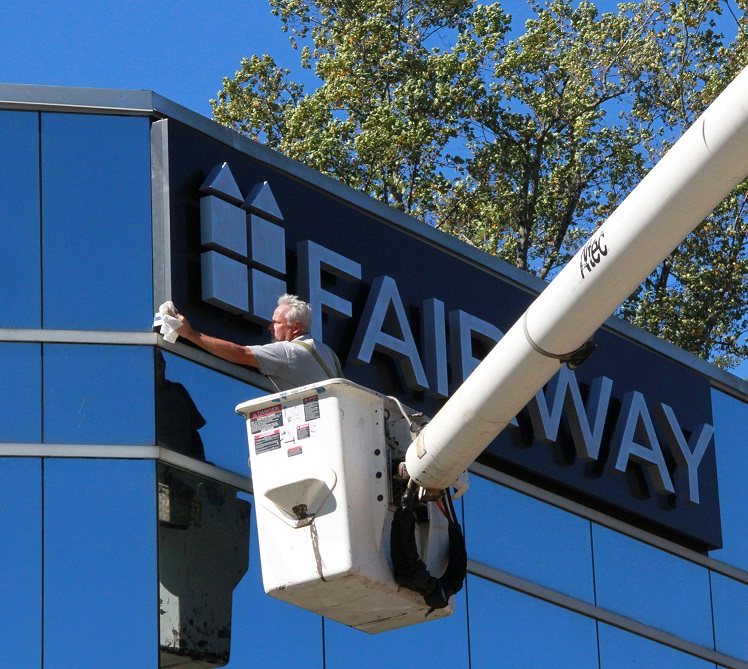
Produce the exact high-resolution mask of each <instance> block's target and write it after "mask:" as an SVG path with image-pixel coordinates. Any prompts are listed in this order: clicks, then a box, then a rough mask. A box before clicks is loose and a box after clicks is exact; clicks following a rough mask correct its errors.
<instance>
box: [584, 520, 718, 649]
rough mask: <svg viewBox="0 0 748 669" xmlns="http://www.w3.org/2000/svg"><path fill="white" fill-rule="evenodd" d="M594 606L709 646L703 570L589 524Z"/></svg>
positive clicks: (711, 639)
mask: <svg viewBox="0 0 748 669" xmlns="http://www.w3.org/2000/svg"><path fill="white" fill-rule="evenodd" d="M592 532H593V545H594V549H595V585H596V590H597V605H598V606H601V607H603V608H605V609H610V610H611V611H615V612H616V613H621V614H623V615H625V616H628V617H629V618H633V619H634V620H638V621H640V622H643V623H645V624H647V625H651V626H653V627H657V628H659V629H661V630H664V631H666V632H670V633H671V634H675V635H677V636H679V637H681V638H684V639H687V640H689V641H693V642H694V643H697V644H700V645H702V646H706V647H708V648H712V647H713V643H714V636H713V634H712V616H711V600H710V594H709V572H708V570H707V569H706V568H704V567H701V566H699V565H696V564H694V563H692V562H688V561H687V560H684V559H683V558H679V557H677V556H675V555H671V554H670V553H666V552H665V551H662V550H660V549H658V548H655V547H653V546H649V545H647V544H644V543H642V542H640V541H636V540H635V539H632V538H630V537H626V536H624V535H622V534H619V533H618V532H614V531H613V530H609V529H607V528H605V527H600V526H599V525H595V524H593V526H592Z"/></svg>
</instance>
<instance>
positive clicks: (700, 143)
mask: <svg viewBox="0 0 748 669" xmlns="http://www.w3.org/2000/svg"><path fill="white" fill-rule="evenodd" d="M746 175H748V68H747V69H746V70H743V72H741V73H740V75H738V77H737V78H736V79H735V80H734V81H733V82H732V83H731V84H730V85H729V86H728V87H727V88H726V89H725V90H724V92H723V93H722V94H721V95H720V96H719V97H718V98H717V99H716V100H715V101H714V102H713V103H712V104H711V106H710V107H709V108H708V109H707V110H706V111H705V112H704V114H702V116H701V117H700V118H699V119H698V120H697V121H696V123H694V125H693V126H692V127H691V128H690V129H689V130H688V131H687V132H686V133H685V134H684V135H683V137H682V138H681V139H680V140H679V141H678V142H677V143H676V144H675V145H674V146H673V147H672V149H670V151H669V152H668V153H667V154H666V155H665V156H664V157H663V158H662V160H661V161H660V162H659V163H658V164H657V165H656V166H655V167H654V169H652V171H651V172H650V173H649V174H648V175H647V176H646V177H645V178H644V179H643V180H642V182H641V183H640V184H639V185H638V186H637V187H636V188H635V189H634V190H633V191H632V192H631V194H630V195H629V196H628V197H627V198H626V199H625V200H624V202H623V203H622V204H621V205H620V206H619V207H618V209H616V211H615V212H613V214H612V215H611V216H610V217H609V218H608V219H607V220H606V221H605V223H604V224H603V225H602V226H601V227H600V228H599V229H598V230H597V231H596V232H595V233H594V234H593V235H592V237H591V238H590V240H589V241H588V242H587V243H586V244H585V245H584V246H583V247H582V249H581V250H580V251H579V252H578V253H577V254H576V256H574V258H573V259H572V260H571V261H570V262H569V264H568V265H567V266H566V267H564V268H563V270H562V271H561V272H560V273H559V274H558V276H557V277H556V278H555V279H554V280H553V281H552V282H551V283H550V284H549V285H548V286H547V287H546V288H545V290H544V291H543V292H542V293H541V294H540V296H539V297H538V298H537V299H536V300H535V301H534V302H533V303H532V304H531V305H530V307H529V308H528V309H527V311H526V312H525V313H524V315H523V316H522V317H521V318H520V320H519V321H517V323H515V324H514V326H512V328H511V329H510V330H509V332H507V334H506V335H505V336H504V337H503V338H502V339H501V340H500V341H499V342H498V344H496V346H495V347H494V349H493V350H492V351H491V352H490V353H489V355H488V356H487V357H486V358H485V360H484V361H483V362H482V363H481V364H480V365H479V366H478V367H477V368H476V369H475V371H474V372H473V373H472V374H471V375H470V376H469V377H468V378H467V379H466V380H465V382H464V383H463V384H462V386H460V388H459V389H458V390H457V391H456V392H455V393H454V395H452V397H451V398H450V399H449V400H448V401H447V403H446V404H445V405H444V407H442V409H441V410H440V411H439V412H438V413H437V414H436V415H435V416H434V418H433V419H432V421H431V422H430V423H429V424H428V425H427V426H426V427H425V428H424V430H423V431H422V432H421V433H420V435H419V436H418V438H417V439H416V440H415V441H414V442H413V443H412V444H411V445H410V447H409V448H408V451H407V454H406V466H407V470H408V474H409V476H410V477H411V478H413V479H414V480H415V481H416V482H417V483H418V484H419V485H421V486H422V487H423V488H426V489H429V490H441V489H444V488H446V487H448V486H450V485H452V484H453V483H454V481H455V480H456V479H457V477H458V476H459V475H460V473H461V472H463V471H464V470H465V469H467V467H468V466H469V465H470V464H471V463H472V462H473V461H474V460H475V459H476V458H477V457H478V456H479V455H480V453H481V452H482V451H483V450H484V449H485V448H486V446H488V444H489V443H490V442H491V441H493V439H495V438H496V436H497V435H498V434H499V433H500V432H501V431H502V430H503V429H504V427H506V425H507V424H508V423H509V421H511V420H512V418H514V416H516V415H517V414H518V413H519V412H520V410H521V409H522V408H523V407H524V406H525V405H526V404H527V403H528V402H529V401H530V400H531V399H532V397H533V396H534V395H535V393H536V392H537V391H538V390H540V389H541V388H542V387H543V385H545V384H546V383H547V382H548V381H549V380H550V378H551V377H552V376H553V375H554V374H555V373H556V372H557V371H558V369H559V365H560V359H561V358H563V357H564V355H565V354H568V353H569V352H572V351H575V350H576V349H578V348H579V347H580V346H582V345H583V344H584V342H585V341H587V340H588V339H589V337H590V336H591V335H592V334H593V333H594V332H595V330H597V328H598V327H600V325H602V324H603V323H604V322H605V320H606V319H607V318H608V317H609V316H610V315H611V314H612V313H613V312H614V311H615V310H616V308H617V307H618V306H619V305H620V304H621V303H622V302H623V301H624V300H625V299H626V298H627V297H628V296H629V295H630V294H631V293H632V292H633V291H634V290H635V289H636V288H637V287H638V286H639V285H640V284H641V282H642V281H644V279H645V278H646V277H647V276H648V275H649V274H650V273H651V272H652V271H653V270H654V269H655V268H656V267H657V265H658V264H659V263H660V262H661V261H662V260H663V259H664V258H666V257H667V256H668V254H670V253H671V252H672V251H673V249H675V248H676V247H677V246H678V244H680V242H681V241H682V240H683V239H685V237H686V236H688V234H689V233H690V232H691V231H692V230H693V229H694V228H696V226H697V225H699V223H701V222H702V221H703V220H704V218H706V216H708V215H709V213H710V212H711V211H712V210H713V209H714V208H715V207H716V206H717V205H718V204H719V203H720V202H721V201H722V200H723V199H724V198H725V197H726V196H727V195H728V194H729V193H730V191H732V189H733V188H735V187H736V186H737V185H738V184H739V183H740V182H741V181H742V180H743V179H744V178H745V177H746Z"/></svg>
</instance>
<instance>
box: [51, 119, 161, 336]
mask: <svg viewBox="0 0 748 669" xmlns="http://www.w3.org/2000/svg"><path fill="white" fill-rule="evenodd" d="M149 123H150V121H149V119H147V118H135V117H117V116H94V115H91V114H42V176H43V188H42V198H43V200H42V219H43V221H44V224H43V236H42V240H43V257H44V262H43V268H44V321H43V322H44V327H45V328H58V329H73V330H149V329H150V324H151V322H152V319H153V289H152V271H153V270H152V265H151V246H152V236H151V185H150V174H151V165H150V137H149Z"/></svg>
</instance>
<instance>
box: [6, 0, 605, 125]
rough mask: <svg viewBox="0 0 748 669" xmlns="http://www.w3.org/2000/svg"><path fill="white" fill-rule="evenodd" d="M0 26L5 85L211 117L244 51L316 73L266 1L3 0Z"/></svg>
mask: <svg viewBox="0 0 748 669" xmlns="http://www.w3.org/2000/svg"><path fill="white" fill-rule="evenodd" d="M503 4H504V7H505V8H506V9H507V10H508V11H510V12H515V13H516V12H517V10H520V11H521V12H522V13H523V14H524V13H525V12H526V11H527V6H528V3H527V2H525V0H508V1H507V2H505V3H503ZM598 4H599V5H600V6H605V5H606V4H610V5H613V3H612V2H609V0H603V2H600V3H598ZM0 25H2V26H3V38H2V40H0V83H11V84H48V85H54V86H84V87H94V88H118V89H145V90H153V91H155V92H157V93H159V94H160V95H162V96H164V97H166V98H169V99H170V100H173V101H174V102H178V103H179V104H181V105H183V106H185V107H188V108H189V109H192V110H193V111H196V112H199V113H201V114H204V115H206V116H210V115H211V108H210V104H209V102H208V101H209V100H210V99H211V98H215V97H216V93H217V92H218V91H219V90H220V89H221V81H222V79H223V77H226V76H229V77H231V76H233V75H234V73H235V72H236V70H237V69H239V65H240V63H241V59H242V58H243V57H245V56H250V55H252V54H262V53H269V54H271V55H272V56H273V57H274V58H275V59H276V62H277V63H278V64H279V65H281V66H283V67H287V68H289V69H291V71H292V73H293V74H294V75H295V78H296V79H297V80H302V81H303V80H306V81H310V80H313V77H312V75H311V74H310V73H308V72H304V71H302V70H301V68H300V66H299V64H298V63H299V60H298V52H295V51H294V50H293V49H292V48H291V46H290V44H289V42H288V37H287V35H286V34H285V33H283V32H282V31H281V22H280V20H279V19H277V18H276V17H274V16H273V15H272V14H271V13H270V7H269V5H268V2H267V0H181V1H179V2H177V1H175V0H162V1H161V2H153V1H152V0H124V1H122V2H112V1H111V0H110V1H109V2H106V1H105V2H94V1H93V0H77V1H76V2H62V0H40V1H37V2H28V0H3V2H2V3H0ZM304 76H305V79H302V77H304Z"/></svg>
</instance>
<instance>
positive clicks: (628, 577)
mask: <svg viewBox="0 0 748 669" xmlns="http://www.w3.org/2000/svg"><path fill="white" fill-rule="evenodd" d="M0 184H2V193H3V197H2V199H0V239H1V240H2V248H3V262H2V263H0V287H1V288H0V399H1V401H0V481H1V482H2V486H1V487H0V490H2V497H0V527H1V528H2V532H3V536H4V537H5V541H4V542H3V543H2V546H0V602H2V604H1V605H0V621H2V624H0V629H1V630H2V633H0V658H2V662H1V663H0V664H2V666H8V667H18V668H22V669H26V668H29V669H37V668H38V669H73V668H75V669H83V668H88V667H90V668H96V669H99V668H101V667H107V668H115V667H123V668H128V669H131V668H134V667H137V668H138V669H140V668H143V669H146V668H154V669H156V668H158V667H218V666H228V667H237V668H238V667H255V666H256V667H264V668H267V667H274V666H278V667H281V666H283V667H288V666H292V667H325V668H337V667H341V668H342V667H350V666H357V667H381V666H388V665H389V664H391V663H397V664H402V663H408V664H410V663H416V662H424V661H426V662H429V663H432V662H435V661H443V662H444V664H445V665H449V666H452V667H473V668H480V667H511V668H527V669H535V668H544V667H559V668H565V667H569V668H574V669H587V668H589V669H618V668H621V667H632V666H643V667H654V666H657V667H673V668H676V667H677V668H678V669H681V668H689V669H690V668H691V667H693V668H694V669H696V668H702V667H703V668H707V667H748V634H746V630H748V512H747V511H746V505H745V502H744V499H745V497H744V493H743V490H744V487H745V485H744V481H745V479H746V477H748V458H746V457H745V452H744V446H743V440H744V435H745V433H746V429H747V428H748V404H747V402H748V385H747V384H746V382H744V381H742V380H740V379H738V378H736V377H734V376H732V375H730V374H728V373H726V372H723V371H721V370H718V369H716V368H714V367H713V366H710V365H708V364H707V363H705V362H703V361H701V360H698V359H696V358H694V357H692V356H690V355H688V354H686V353H684V352H683V351H680V350H678V349H676V348H675V347H673V346H671V345H669V344H667V343H665V342H662V341H660V340H657V339H656V338H654V337H652V336H650V335H648V334H647V333H644V332H641V331H638V330H636V329H634V328H632V327H629V326H628V325H626V324H623V323H619V322H617V321H615V320H613V319H612V320H611V321H609V322H608V323H607V324H606V326H605V327H604V328H603V329H602V330H601V332H600V333H599V340H600V350H599V351H598V353H596V355H595V357H594V358H592V359H591V360H590V361H589V363H586V365H585V366H583V367H582V368H580V370H578V371H577V373H576V375H575V376H571V377H568V376H567V377H564V378H565V379H566V380H565V381H564V383H566V384H567V385H566V386H564V387H565V388H566V389H567V390H566V391H564V389H563V388H562V391H561V394H558V393H557V394H555V395H554V392H555V390H554V389H555V388H557V387H558V384H557V385H556V386H549V387H548V388H547V389H546V390H545V392H544V394H542V395H541V396H540V397H539V398H538V399H537V401H536V403H535V404H533V405H532V406H531V407H529V409H528V410H527V411H526V412H525V413H523V414H522V415H520V416H518V418H517V425H516V426H515V427H513V428H511V429H509V430H508V431H507V434H506V435H503V436H502V437H501V438H500V439H499V440H497V441H496V442H495V443H494V444H492V446H491V447H489V449H488V450H487V452H486V453H485V454H484V456H482V457H481V458H480V459H479V461H478V462H477V463H475V465H474V466H473V467H472V468H471V488H470V490H469V492H468V493H467V494H466V495H465V497H464V498H463V499H462V500H461V502H460V506H459V508H460V511H461V513H462V516H463V526H464V530H465V534H466V538H467V545H468V554H469V574H468V578H467V583H466V587H465V588H464V589H463V590H462V591H461V592H460V593H459V594H458V595H457V596H456V598H455V604H456V612H455V613H454V615H452V616H451V617H449V618H446V619H443V620H438V621H433V622H426V623H425V624H421V625H416V626H413V627H410V628H405V629H402V630H398V631H395V632H388V633H385V634H381V635H376V636H370V635H366V634H363V633H361V632H358V631H355V630H352V629H349V628H347V627H345V626H343V625H340V624H338V623H335V622H332V621H329V620H324V619H322V618H320V617H318V616H316V615H313V614H311V613H308V612H306V611H302V610H300V609H296V608H294V607H291V606H289V605H286V604H283V603H281V602H277V601H275V600H273V599H270V598H268V597H267V596H266V595H264V593H263V591H262V584H261V578H260V568H259V557H258V556H259V551H258V548H257V539H256V533H255V528H254V523H253V522H252V516H251V515H250V507H251V504H252V483H251V475H250V468H249V466H248V463H247V443H246V439H247V438H246V429H245V425H244V423H243V421H242V420H241V419H240V418H239V417H237V416H235V415H234V414H233V408H234V407H235V406H236V405H237V404H239V403H240V402H242V401H245V400H247V399H251V398H253V397H258V396H260V395H263V394H266V393H268V392H272V391H273V388H272V386H271V385H270V384H269V382H268V381H267V380H266V379H264V378H263V377H261V376H260V375H258V374H255V373H253V372H251V371H249V370H246V369H243V368H239V367H237V366H235V365H231V364H229V363H225V362H222V361H219V360H217V359H215V358H212V357H211V356H209V355H207V354H206V353H204V352H202V351H200V350H198V349H196V348H194V347H191V346H189V345H187V344H184V343H182V342H181V341H179V340H178V341H177V342H176V343H175V344H169V343H168V342H165V341H164V340H163V338H162V337H161V336H160V335H158V334H157V333H154V332H153V330H152V328H151V322H152V318H153V313H154V310H155V309H156V308H157V307H158V305H159V304H160V303H161V302H163V301H165V300H166V299H173V300H174V301H175V303H176V304H177V306H178V307H179V308H180V310H182V311H184V313H186V314H188V316H190V319H191V320H192V321H193V322H194V323H196V324H197V325H199V326H200V327H201V328H202V329H204V330H206V331H207V332H209V333H211V334H216V335H218V336H225V337H226V338H230V339H233V340H235V341H242V342H245V343H262V342H263V341H266V337H267V333H266V332H265V326H266V324H267V322H268V320H269V318H268V309H269V310H270V312H272V306H273V304H274V299H275V297H277V295H278V294H280V293H282V292H286V291H289V292H297V293H299V294H301V295H302V296H304V297H305V298H306V299H309V300H310V301H311V302H312V304H313V306H314V308H315V312H316V313H315V316H316V321H315V323H316V327H317V328H319V329H318V331H317V335H318V336H321V337H323V339H324V340H325V341H326V342H328V343H330V344H331V345H333V346H334V347H335V348H336V349H337V350H338V351H339V352H340V353H341V358H342V359H343V362H344V365H345V372H346V375H347V376H348V377H349V378H351V379H353V380H354V381H356V382H358V383H361V384H362V385H366V386H368V387H372V388H374V389H376V390H378V391H379V392H383V393H386V394H393V395H397V396H398V397H400V398H401V399H403V401H405V402H406V403H408V404H409V405H411V406H415V407H417V408H422V409H423V410H424V411H426V412H427V413H432V414H433V412H434V411H435V410H438V406H439V404H440V403H441V402H442V401H443V400H444V398H446V397H447V396H448V395H449V394H450V392H451V391H452V390H453V388H454V387H455V386H456V385H459V382H460V381H461V379H462V378H464V377H465V376H466V375H467V374H468V373H469V372H470V371H471V369H472V368H473V367H474V366H475V364H477V362H478V359H479V358H480V357H482V355H483V354H484V353H485V351H486V350H487V348H488V347H489V346H490V344H491V343H492V342H493V341H496V340H497V339H498V338H499V337H500V336H501V332H503V331H506V328H507V327H508V326H509V325H511V323H513V322H514V320H516V319H517V318H518V317H519V315H520V314H521V313H522V311H523V310H524V308H526V306H527V304H528V303H529V301H530V300H531V299H532V297H533V295H535V294H537V293H538V292H539V291H540V290H542V284H540V283H539V282H537V281H536V280H535V279H533V277H530V276H526V275H524V274H522V273H520V272H518V271H517V270H515V269H514V268H511V267H508V266H507V265H505V264H504V263H501V262H500V261H498V260H497V259H495V258H491V257H488V256H485V255H483V254H481V253H478V252H476V251H475V250H474V249H471V248H469V247H467V246H465V245H462V244H461V243H460V242H458V241H456V240H454V239H452V238H449V237H447V236H446V235H442V234H441V233H439V232H438V231H434V230H432V229H429V228H428V227H427V226H425V225H422V224H420V223H419V222H417V221H413V220H411V219H408V218H407V217H406V216H404V215H402V214H400V213H398V212H395V211H392V210H389V209H388V208H387V207H385V206H383V205H381V204H380V203H377V202H374V201H371V200H370V199H368V198H366V197H364V196H362V195H361V194H359V193H356V192H354V191H352V190H351V189H348V188H346V187H344V186H341V185H340V184H337V183H335V182H333V181H332V180H329V179H327V178H326V177H324V176H322V175H319V174H317V173H314V172H313V171H312V170H309V169H307V168H305V167H303V166H301V165H299V164H297V163H294V162H292V161H290V160H287V159H286V158H284V157H282V156H279V155H277V154H274V153H273V152H271V151H269V150H267V149H266V148H264V147H262V146H260V145H257V144H255V143H253V142H250V141H248V140H246V139H245V138H242V137H240V136H238V135H236V134H235V133H233V132H231V131H228V130H227V129H225V128H222V127H219V126H217V125H216V124H214V123H212V122H211V121H209V120H207V119H205V118H203V117H201V116H198V115H196V114H193V113H192V112H189V111H188V110H185V109H183V108H181V107H179V106H177V105H175V104H173V103H171V102H170V101H168V100H165V99H163V98H161V97H159V96H158V95H156V94H153V93H150V92H132V91H101V90H83V89H60V88H51V87H50V88H48V87H26V86H0ZM599 379H609V380H610V382H611V386H612V390H611V391H610V395H609V396H608V397H609V399H608V400H607V403H606V404H605V405H604V407H603V409H605V407H607V413H606V414H605V415H603V414H600V417H599V420H600V421H601V422H600V423H599V424H600V430H601V435H602V436H600V437H599V439H600V443H602V444H603V447H602V450H601V451H600V452H599V453H598V454H597V456H596V457H594V458H587V459H586V460H585V459H584V458H581V457H580V455H579V450H578V443H577V442H575V441H574V440H575V439H576V437H575V436H574V428H573V425H572V423H573V422H574V420H573V419H574V416H576V420H577V422H578V421H579V416H581V415H582V414H584V415H585V416H587V419H588V422H589V424H590V425H592V423H593V422H594V421H593V418H591V417H590V416H591V413H590V407H591V406H592V404H593V401H592V398H593V397H597V398H598V404H597V405H596V406H598V407H601V406H603V405H602V404H600V400H599V393H597V394H596V392H597V391H594V388H599V387H600V384H602V385H603V386H604V385H605V382H599V381H598V380H599ZM596 384H597V385H596ZM574 388H576V389H577V391H578V396H579V399H578V400H577V403H576V404H574V402H575V400H574V392H573V390H574ZM580 402H581V403H582V404H580ZM583 404H584V406H583ZM562 405H563V412H565V413H564V415H563V416H561V413H562V408H561V407H562ZM663 406H664V407H670V408H672V409H673V414H674V415H676V416H677V423H672V422H671V423H670V427H671V428H672V429H671V430H670V432H671V433H672V434H671V436H670V437H668V436H667V435H664V432H668V430H667V429H665V428H666V427H667V424H666V422H663V421H664V419H662V420H659V421H658V419H657V416H660V415H664V410H662V407H663ZM585 407H586V409H585ZM556 408H557V409H558V411H554V409H556ZM553 416H556V418H553ZM554 420H555V429H556V430H557V431H558V435H557V436H554V434H551V432H553V430H552V429H551V428H553V426H554ZM595 420H596V419H595ZM570 425H571V427H570ZM650 425H651V426H652V429H651V430H650V429H649V426H650ZM704 425H707V426H709V427H708V428H704V427H703V426H704ZM711 428H713V433H712V432H711V431H710V430H711ZM603 433H604V434H603ZM655 433H656V434H655ZM627 435H628V436H627ZM673 435H674V436H673ZM678 440H680V443H681V444H686V445H687V447H688V453H686V452H685V451H684V450H683V449H685V448H686V446H683V445H681V446H680V448H681V451H680V452H681V454H683V453H685V454H686V455H688V454H691V455H692V454H693V452H695V450H697V449H698V447H699V445H701V446H703V450H704V452H703V453H702V454H701V455H700V456H699V459H698V462H692V463H691V464H690V465H688V466H686V465H685V464H684V463H683V462H682V458H681V459H679V457H678V452H679V451H678V450H677V448H678V447H677V445H674V444H675V442H676V441H678ZM575 445H576V448H575ZM660 447H662V451H661V452H660V451H659V450H658V449H659V448H660ZM627 449H628V450H627ZM622 453H623V456H622V455H621V454H622ZM616 455H617V457H616ZM686 459H687V458H686ZM616 470H617V471H616ZM689 473H690V474H692V478H691V479H690V481H689V480H688V474H689ZM694 477H695V478H694ZM663 479H667V481H664V482H663ZM668 481H669V482H670V484H671V487H670V488H668V486H667V482H668ZM673 490H675V492H674V493H673V492H672V491H673Z"/></svg>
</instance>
